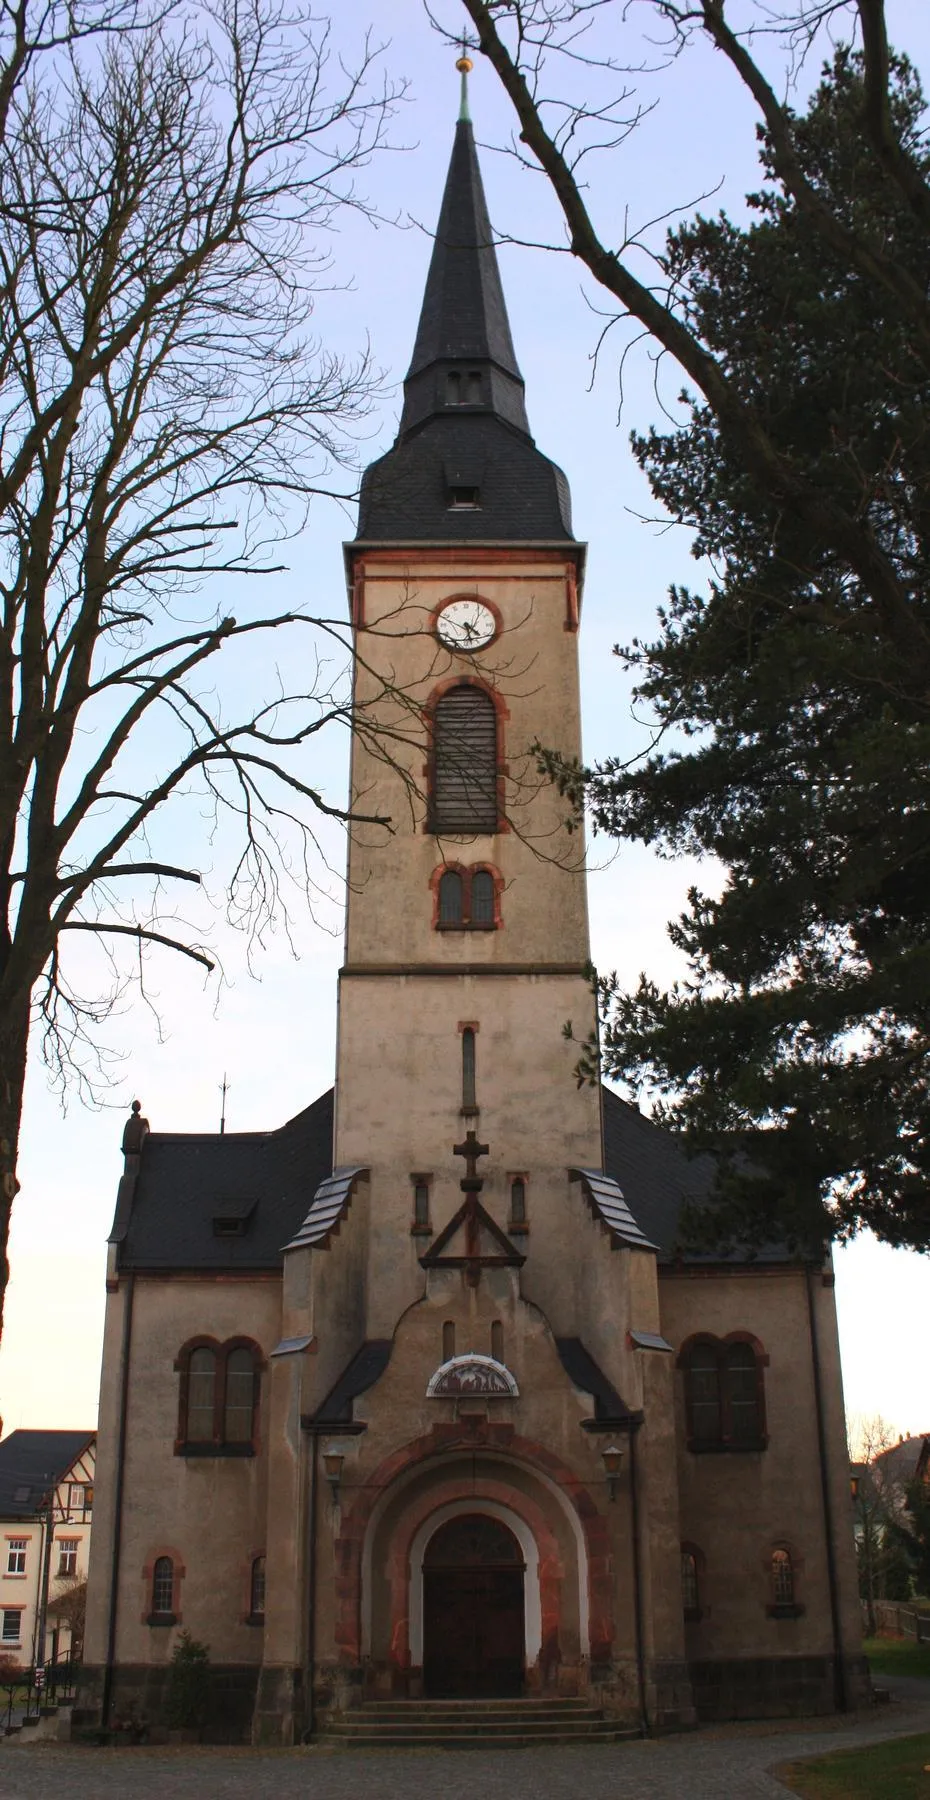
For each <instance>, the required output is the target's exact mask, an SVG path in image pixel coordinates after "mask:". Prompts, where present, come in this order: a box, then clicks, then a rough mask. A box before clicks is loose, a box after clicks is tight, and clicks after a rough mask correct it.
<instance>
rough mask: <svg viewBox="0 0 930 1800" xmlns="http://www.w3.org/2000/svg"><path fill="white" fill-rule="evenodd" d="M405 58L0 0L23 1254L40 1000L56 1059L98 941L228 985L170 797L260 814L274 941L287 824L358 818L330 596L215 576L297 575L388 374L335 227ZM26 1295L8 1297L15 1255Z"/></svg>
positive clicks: (10, 1032)
mask: <svg viewBox="0 0 930 1800" xmlns="http://www.w3.org/2000/svg"><path fill="white" fill-rule="evenodd" d="M374 55H375V53H374V51H373V49H372V46H371V45H370V44H369V43H367V42H366V44H365V45H364V47H363V49H362V51H361V53H360V56H359V59H358V66H357V68H356V70H355V71H354V72H349V71H348V70H347V68H346V66H345V64H344V63H343V62H342V61H341V60H340V59H339V58H338V57H335V56H331V55H330V51H329V42H328V31H327V28H326V26H325V23H321V22H320V21H319V20H317V19H315V18H314V17H312V16H311V14H310V13H309V12H293V11H291V12H286V11H285V10H284V9H283V7H282V6H281V5H280V4H279V3H278V0H216V4H215V5H212V6H207V7H195V6H193V5H190V6H188V5H187V4H184V3H182V4H172V3H171V0H167V4H165V5H162V6H159V5H158V0H153V3H152V6H151V8H150V9H149V10H148V12H146V11H145V10H144V8H143V7H140V6H139V5H137V4H135V3H134V0H101V3H100V4H97V3H96V0H68V3H67V4H62V5H61V6H60V7H59V6H58V5H56V4H55V0H14V3H13V4H9V3H7V4H4V5H3V8H2V11H0V150H2V165H0V499H2V506H0V533H2V536H0V607H2V615H0V1186H2V1195H0V1247H2V1248H3V1249H4V1250H5V1246H6V1238H7V1229H8V1222H9V1211H10V1205H11V1202H12V1199H13V1196H14V1194H15V1192H16V1189H17V1180H16V1161H17V1144H18V1134H19V1126H20V1113H21V1101H22V1091H23V1080H24V1071H25V1065H26V1055H27V1044H28V1038H29V1030H30V1016H31V1012H32V1010H33V1009H38V1011H39V1012H40V1013H42V1014H44V1019H45V1023H46V1048H47V1050H48V1052H49V1054H50V1055H51V1058H52V1060H53V1062H54V1061H55V1060H56V1059H58V1060H60V1059H61V1058H62V1057H65V1056H66V1055H67V1047H68V1039H69V1035H70V1034H73V1033H74V1032H75V1031H77V1030H80V1029H81V1027H82V1026H83V1025H84V1024H86V1023H87V1021H88V1019H90V1020H91V1021H92V1020H93V1019H94V1017H95V1016H98V1015H99V1014H101V1013H103V1012H105V1010H106V1005H107V1000H108V996H100V997H96V996H93V997H91V999H90V1000H89V1001H87V1002H82V1001H81V1000H80V999H79V998H78V995H77V993H76V992H75V990H74V987H73V985H69V981H68V976H67V971H66V967H65V958H64V954H63V946H64V945H65V944H67V943H72V944H75V943H77V942H78V941H79V940H77V939H74V938H73V937H72V936H71V934H73V933H84V934H93V936H94V937H95V938H96V939H97V940H98V941H101V940H102V941H103V942H105V943H107V944H111V945H113V946H115V950H114V957H115V958H118V951H119V946H120V945H122V946H124V947H127V946H128V947H129V948H130V949H131V951H132V953H133V956H134V957H136V956H139V957H141V954H142V951H143V949H144V948H146V947H148V946H150V945H159V946H165V947H168V948H170V949H173V950H175V951H178V952H180V953H182V954H183V955H184V956H186V957H189V958H192V959H193V960H194V961H195V962H196V963H197V964H199V965H202V966H205V967H207V968H209V967H210V961H211V959H210V956H209V954H208V952H207V951H206V950H205V949H204V947H203V945H202V944H201V943H199V942H198V941H197V939H196V936H195V934H194V932H193V930H192V929H185V927H184V925H183V922H182V921H181V920H180V919H179V918H178V916H177V913H176V911H175V910H174V909H173V908H172V907H170V906H168V905H167V904H166V902H165V901H164V898H163V896H164V893H165V891H166V885H167V884H171V883H173V882H175V881H181V882H191V883H197V882H198V881H199V880H200V872H199V870H198V868H197V867H196V866H195V867H184V866H178V865H177V859H171V857H170V855H169V856H168V857H164V856H163V855H161V854H159V846H158V844H157V843H156V844H155V847H154V848H153V835H152V834H153V829H154V826H155V824H156V823H157V821H158V819H160V817H161V812H162V809H163V808H164V807H165V805H166V803H167V802H168V801H170V800H172V799H177V798H178V797H180V796H183V795H185V794H187V795H190V794H191V793H194V794H195V795H196V794H197V793H198V792H199V793H200V794H201V796H203V798H204V799H205V800H206V803H207V808H208V810H212V813H213V815H214V816H220V815H224V814H225V815H228V816H230V817H232V818H233V819H234V820H235V823H236V827H237V829H238V830H239V831H240V832H241V837H240V839H239V849H238V860H237V861H236V866H235V869H234V872H233V875H232V879H231V888H230V896H231V905H232V908H233V911H234V913H236V914H237V915H238V917H239V920H240V922H243V921H244V922H245V923H247V924H248V925H249V926H250V927H251V928H252V929H253V930H255V929H258V930H260V929H261V927H262V924H263V923H265V922H267V920H268V918H269V917H270V916H271V915H272V914H273V912H274V910H275V908H276V906H277V905H278V903H279V901H280V882H281V875H282V862H281V858H280V854H279V838H280V836H281V835H282V834H287V833H290V835H291V839H292V841H293V840H294V838H295V837H296V841H297V842H298V844H300V845H301V846H302V855H303V857H304V859H305V860H306V862H307V866H308V867H309V857H310V853H311V852H312V849H313V845H314V834H313V820H314V817H316V818H319V816H320V815H321V814H327V813H330V814H335V815H336V816H337V817H345V816H346V815H345V812H344V809H343V808H341V807H340V806H339V805H334V804H331V803H329V802H328V801H327V800H326V799H325V798H324V795H323V793H322V792H321V791H319V790H318V788H317V787H316V786H315V785H314V782H313V780H312V769H311V767H310V766H309V755H308V746H310V745H311V744H312V742H313V740H315V739H316V738H317V737H318V735H319V733H320V732H321V731H322V730H323V728H324V727H325V726H326V725H328V724H330V723H332V722H335V723H342V724H346V723H347V722H348V715H349V706H350V700H349V689H348V685H347V683H346V682H345V680H344V674H343V671H344V666H345V661H346V656H345V646H344V643H343V633H342V627H341V625H340V624H339V622H338V621H336V620H332V619H329V618H327V617H326V613H327V612H328V611H329V610H330V609H329V608H326V609H317V612H318V616H317V617H315V618H314V617H311V615H310V612H309V611H308V612H307V613H306V614H303V613H295V612H281V613H277V614H276V613H269V612H268V610H267V603H266V606H265V610H261V609H260V608H259V610H258V611H255V609H253V608H251V607H248V606H247V607H246V608H245V609H240V610H245V611H246V612H247V614H248V616H247V617H244V618H242V619H240V620H239V621H237V620H236V619H235V618H233V617H231V616H225V612H224V611H221V610H218V609H216V607H215V605H214V602H213V600H212V598H211V589H210V587H209V585H208V587H207V591H206V594H205V597H204V603H203V605H202V606H200V607H199V608H198V607H197V606H196V605H195V604H194V602H193V601H192V599H191V596H192V595H195V594H196V593H197V591H198V589H199V587H200V586H201V584H202V583H204V582H205V581H206V580H207V578H208V577H212V578H216V577H217V576H225V577H233V576H236V577H239V576H242V575H246V574H256V573H262V572H268V571H270V570H271V569H272V567H273V566H274V562H273V547H274V544H275V541H276V540H278V539H280V538H281V537H283V536H285V535H288V534H292V533H293V532H294V531H295V530H296V529H298V528H299V525H300V524H301V523H302V521H303V517H304V514H305V510H306V506H307V504H308V503H309V500H310V498H311V497H312V496H313V495H314V494H316V493H318V492H321V491H322V492H326V491H329V490H330V489H331V487H332V483H333V475H334V473H335V472H336V471H337V470H338V468H339V466H340V465H341V464H345V463H346V462H347V461H348V460H349V453H350V450H351V428H352V426H353V422H355V421H357V420H358V419H360V418H361V417H362V416H363V415H364V413H365V411H366V408H367V404H368V398H369V394H370V391H371V382H372V378H371V371H370V367H369V364H368V360H367V357H366V356H365V355H364V354H362V355H360V356H359V358H358V359H357V360H356V361H355V362H354V363H351V364H349V363H347V362H346V361H345V360H344V359H340V358H339V357H337V356H335V355H333V354H331V353H329V352H327V350H326V349H325V347H322V346H321V345H320V344H319V343H318V342H316V341H315V340H314V337H313V335H312V333H311V330H310V316H311V312H312V308H313V292H314V284H315V282H316V283H318V280H319V276H320V272H321V269H323V268H325V266H326V259H325V235H324V234H325V233H326V231H327V229H328V228H329V227H330V226H331V225H332V224H333V222H334V220H335V218H336V216H337V215H338V213H339V210H340V209H341V208H343V207H345V206H358V205H360V204H361V202H360V201H359V199H358V197H357V195H356V193H355V190H354V186H353V180H354V174H355V171H357V170H358V169H359V167H360V166H362V165H363V164H364V163H365V161H366V159H367V158H368V157H369V155H370V154H371V153H372V152H373V151H374V150H375V149H376V148H377V147H378V146H379V144H380V142H381V141H382V137H383V133H384V126H385V120H386V118H387V116H388V114H389V111H390V106H391V102H392V99H393V98H394V97H395V95H394V93H392V91H391V90H390V89H389V88H387V87H386V86H385V85H384V84H383V83H381V84H380V85H379V83H378V81H377V80H376V78H375V72H374V68H373V62H374ZM341 479H342V481H343V485H344V486H345V485H348V487H349V488H351V485H352V484H351V482H348V484H346V482H345V478H344V477H343V478H341ZM253 611H254V616H253ZM288 630H290V631H291V632H293V633H296V634H298V637H299V640H300V641H299V643H298V645H297V647H296V649H295V646H294V643H293V642H292V641H291V642H288V641H287V639H286V635H285V642H286V643H287V647H286V648H285V647H284V645H282V655H281V657H280V658H279V665H280V664H281V663H282V662H283V664H284V667H285V668H286V669H287V670H288V671H289V672H290V671H293V670H297V671H298V673H297V675H296V677H295V678H293V680H288V679H286V678H284V677H282V678H281V679H280V682H279V685H278V687H277V689H276V691H275V692H274V693H273V694H272V695H271V696H270V697H269V696H267V695H265V696H262V697H260V698H255V697H254V693H253V695H252V697H250V698H248V699H247V700H246V702H245V703H242V701H241V693H242V691H243V690H245V691H248V688H249V677H250V675H251V670H250V668H249V667H248V666H244V665H246V663H247V658H246V655H245V654H244V652H245V651H246V650H247V648H248V646H249V645H250V644H254V643H255V641H256V639H262V638H264V637H266V636H267V634H269V633H271V632H277V633H284V634H286V633H287V631H288ZM320 634H322V636H323V640H324V643H325V641H326V640H328V641H329V642H330V643H332V644H333V645H334V648H333V649H331V650H326V649H325V648H321V642H320ZM311 636H312V637H313V640H314V641H313V642H312V643H311V642H310V641H309V640H310V638H311ZM237 645H239V646H241V648H240V650H239V652H238V658H239V660H238V665H237V663H236V657H237V650H236V646H237ZM221 658H222V661H223V665H224V668H225V667H226V665H227V664H228V663H229V662H230V660H232V662H233V666H234V670H236V671H237V673H238V677H239V680H238V682H237V689H236V692H237V694H238V695H239V700H238V701H237V706H238V708H239V709H238V710H233V711H230V713H229V714H228V715H227V712H226V710H225V709H224V707H223V705H222V703H221V702H220V701H219V700H218V699H217V696H216V689H215V682H216V675H215V674H214V672H213V671H214V667H215V665H216V664H217V663H218V662H219V660H220V659H221ZM333 671H335V672H333ZM252 687H253V689H254V681H253V682H252ZM383 692H384V684H382V685H381V689H380V696H381V697H382V698H383ZM378 697H379V694H377V693H376V695H375V700H377V699H378ZM400 710H401V712H402V711H403V708H402V707H401V709H400ZM355 723H356V726H357V728H358V729H359V730H361V731H363V732H364V731H365V730H366V729H369V724H368V723H367V722H366V718H365V717H364V716H362V717H360V718H358V719H356V721H355ZM370 729H371V730H372V731H373V732H374V731H375V730H376V725H375V723H374V719H373V713H372V722H371V724H370ZM201 811H203V802H202V801H201ZM209 830H210V822H209V819H208V820H207V822H206V824H205V826H204V837H205V838H206V837H208V836H209ZM299 858H300V853H298V861H299ZM123 973H124V974H125V969H124V971H123ZM0 1280H2V1285H0V1301H2V1293H3V1286H5V1280H6V1264H5V1259H4V1263H3V1271H2V1278H0Z"/></svg>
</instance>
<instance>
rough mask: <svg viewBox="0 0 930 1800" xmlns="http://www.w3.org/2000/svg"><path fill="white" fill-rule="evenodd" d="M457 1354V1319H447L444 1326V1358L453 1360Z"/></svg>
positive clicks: (449, 1360)
mask: <svg viewBox="0 0 930 1800" xmlns="http://www.w3.org/2000/svg"><path fill="white" fill-rule="evenodd" d="M454 1355H455V1320H454V1319H446V1320H445V1321H444V1323H443V1327H442V1360H443V1362H451V1361H452V1358H453V1356H454Z"/></svg>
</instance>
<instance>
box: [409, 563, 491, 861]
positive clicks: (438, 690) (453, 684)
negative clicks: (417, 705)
mask: <svg viewBox="0 0 930 1800" xmlns="http://www.w3.org/2000/svg"><path fill="white" fill-rule="evenodd" d="M468 597H469V598H470V599H473V598H474V597H475V596H474V595H469V596H468ZM449 598H450V596H448V595H447V596H446V598H445V600H444V601H443V603H442V604H443V605H444V606H448V604H449ZM484 604H490V603H489V602H484ZM468 687H472V688H480V690H481V692H482V693H483V694H486V695H487V697H488V699H489V700H490V701H491V702H492V704H493V707H494V712H495V755H496V761H497V786H496V810H497V820H496V823H495V825H494V829H493V831H490V830H468V831H452V830H450V829H449V828H448V827H447V826H443V825H437V823H436V817H435V802H434V797H435V791H436V709H437V707H438V705H439V702H440V700H443V699H444V698H445V696H446V695H447V694H449V693H451V692H452V690H453V688H468ZM509 718H510V711H509V708H508V707H507V704H506V702H505V700H504V698H503V696H502V695H501V694H500V693H498V690H497V689H496V688H495V687H492V686H491V685H490V683H489V682H487V681H482V680H480V678H479V677H478V676H477V675H469V674H455V675H450V676H449V677H448V679H447V680H445V681H439V682H437V683H436V686H435V687H434V689H433V691H432V693H431V694H430V696H429V699H428V700H427V701H426V703H425V705H424V707H423V723H424V725H425V727H426V763H425V764H424V768H423V774H424V777H425V780H426V794H427V800H426V819H425V821H424V824H423V830H424V831H425V832H426V834H427V835H428V836H429V837H439V838H443V837H446V838H466V839H471V838H476V837H500V836H502V835H503V834H504V833H506V832H508V831H509V830H510V824H509V822H508V819H507V816H506V809H505V800H506V792H505V783H506V779H507V776H508V775H509V773H510V769H509V766H508V763H507V760H506V754H505V736H504V728H505V724H506V722H507V720H508V719H509Z"/></svg>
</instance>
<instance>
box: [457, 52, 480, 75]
mask: <svg viewBox="0 0 930 1800" xmlns="http://www.w3.org/2000/svg"><path fill="white" fill-rule="evenodd" d="M455 66H456V68H457V69H458V71H459V73H460V74H461V75H470V74H471V72H472V69H473V68H474V66H475V65H474V63H473V62H472V60H471V57H470V56H460V57H459V59H458V62H457V63H456V65H455Z"/></svg>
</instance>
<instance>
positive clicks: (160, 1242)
mask: <svg viewBox="0 0 930 1800" xmlns="http://www.w3.org/2000/svg"><path fill="white" fill-rule="evenodd" d="M332 1166H333V1090H332V1088H330V1089H329V1091H328V1092H327V1093H325V1094H322V1095H321V1096H320V1098H319V1100H315V1101H314V1102H313V1105H312V1106H308V1107H306V1108H305V1109H304V1111H303V1112H300V1113H298V1114H297V1116H296V1118H294V1119H289V1120H288V1122H287V1124H286V1125H282V1126H280V1128H279V1129H278V1130H277V1131H231V1132H226V1133H225V1135H224V1136H220V1135H219V1134H218V1133H215V1132H211V1133H198V1132H184V1133H178V1132H170V1133H169V1132H158V1131H153V1132H150V1133H149V1135H148V1137H147V1138H146V1140H145V1144H144V1146H143V1150H142V1154H141V1156H140V1158H139V1173H138V1177H137V1179H136V1181H135V1184H134V1186H132V1185H130V1188H129V1191H128V1193H127V1192H123V1191H121V1197H120V1202H119V1204H118V1206H117V1212H116V1218H115V1219H114V1221H113V1230H112V1232H111V1233H110V1238H111V1242H115V1243H116V1244H118V1245H119V1264H120V1268H121V1269H162V1268H169V1269H230V1270H231V1269H237V1268H238V1269H279V1268H280V1267H281V1265H282V1261H283V1257H282V1248H283V1246H284V1245H285V1244H286V1243H288V1242H289V1240H290V1239H291V1238H292V1237H293V1236H294V1234H295V1232H296V1231H298V1230H299V1228H300V1226H301V1225H302V1223H303V1221H304V1219H305V1218H306V1216H307V1213H308V1212H309V1210H310V1205H311V1202H312V1200H313V1196H314V1194H315V1193H316V1190H317V1188H318V1186H319V1184H320V1182H321V1181H323V1180H324V1179H327V1178H328V1177H329V1176H330V1175H331V1173H332ZM123 1187H124V1184H121V1190H122V1189H123ZM253 1201H254V1203H255V1204H254V1206H253V1207H252V1210H251V1211H249V1210H248V1203H249V1202H253ZM236 1212H238V1213H239V1214H240V1216H241V1217H244V1223H245V1229H244V1230H243V1232H242V1235H241V1236H239V1235H234V1236H228V1235H220V1236H218V1235H217V1233H216V1231H215V1229H214V1219H217V1218H218V1219H221V1220H223V1219H229V1218H231V1217H232V1216H234V1215H235V1213H236Z"/></svg>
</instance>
